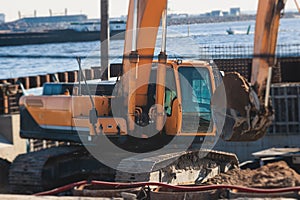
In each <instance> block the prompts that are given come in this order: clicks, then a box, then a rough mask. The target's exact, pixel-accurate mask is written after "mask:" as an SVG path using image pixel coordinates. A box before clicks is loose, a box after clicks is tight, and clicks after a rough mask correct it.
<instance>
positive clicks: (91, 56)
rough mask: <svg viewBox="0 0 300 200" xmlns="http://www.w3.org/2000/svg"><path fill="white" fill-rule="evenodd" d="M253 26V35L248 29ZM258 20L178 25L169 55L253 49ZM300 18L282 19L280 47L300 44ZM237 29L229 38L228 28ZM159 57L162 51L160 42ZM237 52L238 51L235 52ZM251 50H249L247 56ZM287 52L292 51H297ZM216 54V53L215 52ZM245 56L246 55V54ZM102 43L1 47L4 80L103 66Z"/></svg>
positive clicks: (113, 46) (114, 58)
mask: <svg viewBox="0 0 300 200" xmlns="http://www.w3.org/2000/svg"><path fill="white" fill-rule="evenodd" d="M249 25H250V26H251V30H250V34H249V35H247V34H246V32H247V28H248V26H249ZM254 26H255V21H243V22H224V23H207V24H192V25H176V26H169V27H168V39H167V53H168V55H169V56H170V57H173V58H185V57H188V58H193V59H200V58H202V57H203V56H208V57H209V53H208V52H206V51H207V49H205V48H203V47H204V46H210V47H216V46H217V47H220V46H221V47H230V46H247V47H249V46H250V47H251V46H253V39H254ZM299 27H300V18H293V19H282V20H281V24H280V31H279V38H278V44H283V45H285V44H288V45H291V44H298V45H299V44H300V28H299ZM228 28H231V29H233V30H235V33H236V34H234V35H228V34H227V33H226V29H228ZM123 46H124V41H122V40H111V42H110V55H111V58H110V63H116V62H121V58H122V52H123ZM156 46H157V48H156V51H155V55H157V54H158V52H159V47H160V39H158V41H157V45H156ZM235 51H236V49H235ZM248 51H249V49H248V50H247V53H249V52H248ZM289 51H290V52H287V53H294V52H292V51H293V49H291V50H289ZM214 53H215V52H214ZM242 53H243V52H242ZM99 55H100V42H99V41H95V42H79V43H60V44H42V45H25V46H15V47H0V79H7V78H17V77H23V76H32V75H39V74H47V73H55V72H62V71H68V70H76V69H78V65H77V62H76V59H75V58H73V57H76V56H80V57H83V60H82V63H83V68H89V67H92V66H100V59H99V58H96V57H98V56H99Z"/></svg>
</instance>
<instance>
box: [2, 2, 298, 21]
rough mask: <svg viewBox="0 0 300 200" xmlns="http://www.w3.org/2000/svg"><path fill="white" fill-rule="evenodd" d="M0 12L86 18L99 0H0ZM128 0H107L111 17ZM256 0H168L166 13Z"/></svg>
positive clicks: (251, 6)
mask: <svg viewBox="0 0 300 200" xmlns="http://www.w3.org/2000/svg"><path fill="white" fill-rule="evenodd" d="M0 2H1V7H0V13H4V14H5V18H6V21H13V20H16V19H18V18H19V16H18V12H21V15H22V16H23V17H32V16H34V12H35V11H36V14H37V16H49V12H50V11H49V10H50V9H51V11H52V13H53V15H61V14H64V13H65V9H67V11H68V14H69V15H72V14H86V15H88V17H89V18H100V0H89V3H88V4H87V1H86V0H63V1H61V0H52V1H49V0H48V1H37V0H14V1H6V0H0ZM128 2H129V0H110V1H109V10H110V17H119V16H122V15H127V9H128ZM257 2H258V0H252V1H240V0H210V1H209V2H207V0H206V1H204V0H187V1H182V0H169V6H168V7H169V13H187V14H201V13H206V12H210V11H212V10H222V11H228V10H229V9H230V8H233V7H239V8H241V11H242V12H247V11H255V10H256V7H257ZM286 9H287V10H290V9H293V10H295V9H296V6H295V5H294V2H293V1H291V0H290V1H288V3H287V5H286Z"/></svg>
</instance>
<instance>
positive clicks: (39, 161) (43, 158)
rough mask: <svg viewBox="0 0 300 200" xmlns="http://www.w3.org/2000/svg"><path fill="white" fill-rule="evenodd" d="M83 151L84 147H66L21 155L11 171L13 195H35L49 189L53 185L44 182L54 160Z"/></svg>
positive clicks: (10, 182)
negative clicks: (48, 167)
mask: <svg viewBox="0 0 300 200" xmlns="http://www.w3.org/2000/svg"><path fill="white" fill-rule="evenodd" d="M80 151H82V147H77V146H64V147H54V148H49V149H44V150H40V151H36V152H30V153H26V154H21V155H19V156H18V157H17V158H16V159H15V160H14V162H13V163H12V165H11V167H10V170H9V185H10V190H11V192H12V193H25V194H28V193H29V194H30V193H35V192H40V191H43V190H44V189H47V188H48V187H49V185H51V183H46V182H45V180H44V177H43V176H44V174H43V173H44V170H45V166H46V164H47V162H48V161H49V160H50V159H52V158H58V157H61V156H64V157H65V156H70V155H74V154H76V153H79V152H80Z"/></svg>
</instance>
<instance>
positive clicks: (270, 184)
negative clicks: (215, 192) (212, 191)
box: [207, 161, 300, 188]
mask: <svg viewBox="0 0 300 200" xmlns="http://www.w3.org/2000/svg"><path fill="white" fill-rule="evenodd" d="M207 184H229V185H239V186H245V187H255V188H282V187H293V186H300V175H299V174H298V173H297V172H295V171H294V170H293V169H291V168H290V167H289V166H288V165H287V163H286V162H284V161H279V162H275V163H269V164H267V165H265V166H262V167H260V168H258V169H254V170H251V169H245V170H240V169H233V170H229V171H228V172H227V173H222V174H219V175H217V176H216V177H214V178H212V179H209V180H208V182H207Z"/></svg>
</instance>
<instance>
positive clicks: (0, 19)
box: [0, 13, 5, 24]
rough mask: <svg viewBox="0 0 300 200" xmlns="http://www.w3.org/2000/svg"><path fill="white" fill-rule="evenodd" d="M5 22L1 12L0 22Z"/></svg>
mask: <svg viewBox="0 0 300 200" xmlns="http://www.w3.org/2000/svg"><path fill="white" fill-rule="evenodd" d="M4 22H5V15H4V14H3V13H0V24H3V23H4Z"/></svg>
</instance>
